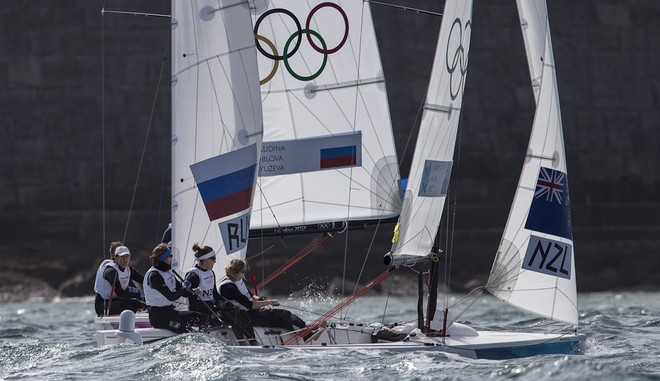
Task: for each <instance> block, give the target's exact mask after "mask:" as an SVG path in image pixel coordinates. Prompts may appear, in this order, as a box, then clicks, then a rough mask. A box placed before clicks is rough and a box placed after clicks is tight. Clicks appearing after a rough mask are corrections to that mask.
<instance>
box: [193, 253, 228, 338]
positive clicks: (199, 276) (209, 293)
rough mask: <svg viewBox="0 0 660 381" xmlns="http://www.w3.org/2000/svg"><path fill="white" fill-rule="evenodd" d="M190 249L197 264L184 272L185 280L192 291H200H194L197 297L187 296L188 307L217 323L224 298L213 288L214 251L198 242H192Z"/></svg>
mask: <svg viewBox="0 0 660 381" xmlns="http://www.w3.org/2000/svg"><path fill="white" fill-rule="evenodd" d="M192 249H193V251H194V252H195V260H196V261H197V264H195V266H194V267H193V268H192V269H190V270H189V271H188V273H187V274H186V282H188V284H189V288H191V289H192V290H193V291H195V290H197V289H199V290H200V291H198V292H195V293H196V294H197V297H192V298H188V308H189V309H190V311H196V312H199V313H202V314H204V315H206V316H208V317H209V318H210V321H211V324H212V325H219V324H220V323H221V321H219V316H220V313H221V311H222V307H223V306H224V298H223V297H222V296H221V295H220V293H219V292H218V290H217V289H216V288H215V280H216V277H215V272H214V271H213V265H215V260H216V259H215V251H213V248H211V247H210V246H203V247H200V246H199V245H198V244H194V245H193V247H192ZM184 284H185V282H184Z"/></svg>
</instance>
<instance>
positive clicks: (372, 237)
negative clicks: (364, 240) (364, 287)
mask: <svg viewBox="0 0 660 381" xmlns="http://www.w3.org/2000/svg"><path fill="white" fill-rule="evenodd" d="M380 221H381V220H380V219H379V220H378V223H376V228H375V230H374V233H373V234H372V235H371V242H369V247H368V248H367V254H366V255H365V256H364V261H362V268H360V273H359V274H358V277H357V280H356V281H355V287H354V288H353V293H355V292H356V291H357V288H358V284H359V283H360V279H362V275H363V274H364V269H365V268H366V267H367V260H368V259H369V255H371V249H372V248H373V246H374V241H375V240H376V236H377V235H378V229H379V228H380ZM390 286H391V285H390ZM342 291H343V290H342ZM388 298H389V295H388ZM385 308H387V303H386V307H385ZM349 309H350V306H349V307H347V308H346V310H345V315H344V316H347V315H348V310H349ZM384 318H385V317H384V316H383V319H384Z"/></svg>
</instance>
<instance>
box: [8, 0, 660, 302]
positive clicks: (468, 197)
mask: <svg viewBox="0 0 660 381" xmlns="http://www.w3.org/2000/svg"><path fill="white" fill-rule="evenodd" d="M430 3H433V4H430ZM437 3H438V4H435V3H434V2H428V1H421V0H418V1H407V2H406V4H407V5H409V6H412V7H417V8H426V9H428V8H429V7H431V9H432V10H434V11H437V12H442V4H441V2H437ZM548 3H549V4H548V6H549V12H550V22H551V27H552V32H553V43H554V51H555V60H556V65H557V75H558V81H559V92H560V97H561V107H562V115H563V124H564V138H565V141H566V146H567V155H568V168H569V179H570V186H571V205H572V206H573V225H574V236H575V246H576V247H575V253H576V259H577V272H578V287H579V289H580V290H581V291H590V290H603V289H612V288H657V287H659V286H660V278H658V277H657V276H655V274H657V272H658V270H659V267H660V264H659V263H660V260H658V259H657V258H658V257H660V256H659V255H658V254H660V253H659V252H658V247H660V196H658V191H657V189H658V188H659V186H660V166H659V165H658V163H660V150H658V149H657V147H658V146H660V129H659V128H658V127H660V126H659V124H658V123H659V122H658V120H660V85H658V84H659V83H660V54H659V53H658V52H660V33H659V32H660V31H659V29H660V24H658V23H657V22H656V21H657V19H658V18H659V16H660V4H659V3H658V2H657V1H655V0H636V1H631V2H621V1H613V0H606V1H603V0H585V1H580V2H574V1H569V0H557V1H549V2H548ZM101 7H102V3H101V2H98V1H88V0H78V1H65V2H62V1H59V2H53V1H29V2H1V3H0V18H1V20H0V25H1V26H0V28H2V30H1V33H0V48H1V49H0V50H1V51H2V52H3V54H2V55H0V110H2V127H1V130H2V138H0V211H1V213H0V232H1V233H0V255H1V256H2V258H3V259H4V260H5V263H9V264H10V266H9V268H10V269H11V271H10V273H11V274H13V275H7V274H5V275H4V276H2V277H0V291H4V292H7V290H9V293H10V294H14V295H17V294H19V293H25V294H32V293H34V287H36V288H39V287H37V286H36V285H37V284H40V283H38V282H41V281H43V282H45V283H44V284H47V285H48V287H46V286H43V287H42V288H44V289H52V290H54V291H53V292H54V293H61V294H63V295H80V294H89V293H91V289H92V281H93V275H94V271H95V266H96V264H98V262H99V261H100V259H101V258H102V256H103V254H104V253H105V252H106V248H107V245H108V243H109V242H110V241H112V240H117V239H123V240H124V241H126V242H127V244H128V245H129V246H130V247H131V251H132V252H134V253H139V254H138V255H134V262H136V261H137V262H136V263H134V264H135V265H136V266H137V267H138V268H140V269H141V270H143V271H144V270H146V268H147V266H148V265H147V263H146V261H142V262H140V260H142V259H141V258H143V256H144V255H145V254H146V253H148V252H149V251H150V250H151V249H152V248H153V246H154V245H155V243H157V242H158V240H159V238H160V234H161V232H162V230H163V229H164V228H165V226H167V223H168V222H169V161H170V157H169V155H170V154H169V144H170V143H169V141H170V136H169V125H170V114H169V110H170V86H169V78H170V67H169V64H170V63H169V60H168V59H167V56H168V55H169V51H168V48H169V40H170V36H169V28H170V21H169V19H168V18H159V17H135V16H124V15H117V14H109V13H106V14H105V15H104V16H103V17H102V16H101ZM112 7H113V9H120V10H131V11H145V12H150V13H160V14H169V12H170V11H169V2H166V1H159V2H154V1H146V0H131V1H128V0H123V1H121V0H117V1H113V2H112ZM372 9H373V15H374V19H375V27H376V29H377V33H378V38H379V42H380V43H381V51H382V60H383V65H384V71H385V76H386V79H387V80H388V94H389V97H390V107H391V112H392V118H393V125H394V126H395V137H396V139H397V145H398V148H399V154H400V155H401V159H402V170H401V171H402V174H403V175H405V174H406V172H407V168H408V166H409V163H410V158H411V157H412V154H411V152H410V151H409V150H408V151H406V155H405V156H403V153H404V148H405V146H406V141H407V140H408V135H409V134H410V131H411V130H412V128H413V127H414V126H415V124H416V117H417V111H418V109H419V105H420V104H421V102H422V98H423V96H424V93H425V90H426V81H427V77H428V73H429V70H430V66H431V64H432V58H433V53H434V48H435V36H436V35H437V30H438V28H439V22H440V18H439V17H436V16H429V15H419V14H416V13H413V12H404V11H401V10H397V9H393V8H389V7H383V6H377V5H375V4H374V5H372ZM517 17H518V16H517V11H516V6H515V2H513V1H510V0H492V1H487V2H476V3H475V7H474V15H473V34H472V44H471V50H470V59H469V63H470V69H469V74H468V78H467V85H466V90H465V94H466V95H465V100H464V110H463V114H462V122H461V126H462V127H461V128H462V130H461V141H460V157H459V159H458V162H457V164H456V165H455V168H457V170H456V171H455V172H454V178H453V180H452V181H453V184H455V186H456V189H457V191H456V195H457V198H456V200H457V201H456V208H455V216H456V217H455V218H456V219H455V222H454V223H453V225H454V227H455V230H454V233H453V235H452V236H450V237H449V238H450V239H451V240H452V246H451V250H445V252H451V253H452V254H453V256H452V271H453V272H452V274H453V275H452V282H451V286H452V287H453V288H454V289H462V288H463V286H464V285H466V284H468V283H469V282H473V283H478V282H479V281H482V280H483V279H484V278H485V277H486V276H487V273H488V271H489V270H490V264H491V261H492V257H493V255H494V253H495V251H496V249H497V245H498V242H499V237H500V234H501V231H502V229H503V226H504V224H505V222H506V216H507V213H508V208H509V203H510V201H511V200H512V198H513V191H514V188H515V184H516V182H517V177H518V174H519V170H520V167H521V163H522V159H523V155H524V147H525V145H526V142H527V138H528V136H529V128H530V126H531V123H532V119H533V112H534V101H533V96H532V93H531V90H530V86H529V78H528V72H527V67H526V59H525V55H524V48H523V42H522V38H521V35H520V31H519V24H518V19H517ZM102 36H103V38H102ZM152 111H153V112H152ZM417 123H418V122H417ZM414 137H415V136H414V133H413V135H412V138H413V139H414ZM390 229H391V227H386V228H382V229H381V232H380V233H379V235H378V236H377V238H376V240H374V246H373V247H371V250H372V255H371V256H370V257H369V259H368V260H367V261H366V263H367V266H366V270H365V272H364V274H363V275H362V278H361V279H362V281H364V280H366V279H370V277H371V276H373V275H375V274H378V273H380V271H382V265H381V261H380V257H381V255H382V254H383V253H385V252H387V251H388V250H389V239H390V233H391V231H390ZM309 239H310V240H311V238H309ZM345 240H348V245H350V246H351V247H358V248H360V249H363V251H361V253H364V252H366V251H367V250H368V249H369V246H367V244H368V242H367V243H365V242H363V241H365V240H364V238H363V237H361V236H360V235H358V234H354V233H351V234H349V235H348V237H344V236H337V237H335V238H334V239H333V241H334V242H332V243H330V244H329V245H327V246H326V247H324V248H323V249H321V250H319V251H318V253H315V254H314V255H315V257H314V258H310V259H306V260H304V261H302V262H301V265H300V266H301V267H300V269H301V270H300V271H299V273H293V274H294V275H295V274H300V275H299V277H298V278H293V279H296V280H295V281H291V280H289V281H284V280H281V281H278V282H275V283H277V284H273V285H272V287H273V290H275V291H277V292H288V291H289V290H293V289H301V288H303V287H305V285H306V284H309V282H310V281H318V280H319V279H323V277H324V276H331V277H332V278H334V276H336V275H338V276H341V274H342V271H343V270H342V267H343V254H338V253H342V252H343V247H344V246H345V245H346V241H345ZM284 243H285V244H286V248H285V246H284V245H283V244H282V245H279V246H278V248H279V251H280V252H286V253H285V254H280V255H274V259H272V260H269V261H268V263H267V266H266V270H265V271H266V273H267V272H268V271H269V269H272V267H273V266H275V265H276V264H277V262H278V260H277V258H282V257H290V256H291V255H293V254H294V253H295V252H294V251H293V249H294V248H295V247H297V246H304V245H305V244H306V243H305V242H304V241H300V238H296V239H289V238H287V239H286V240H285V242H284ZM259 245H260V244H259ZM259 245H254V246H259ZM255 250H256V251H258V250H257V249H255ZM363 261H364V259H363V258H359V259H358V258H349V259H348V266H349V268H352V269H355V271H356V273H355V274H352V271H351V270H349V271H348V273H349V274H348V275H354V276H355V277H357V275H358V273H357V271H358V270H359V269H360V268H361V267H362V262H363ZM320 262H322V263H324V264H327V266H326V265H324V266H322V267H323V269H322V270H321V269H319V268H318V267H321V266H317V264H318V263H320ZM253 266H260V262H259V261H258V260H256V261H255V262H253ZM328 271H334V272H335V273H333V274H328ZM22 279H32V282H30V286H29V287H28V286H25V287H23V288H20V290H24V291H20V290H19V289H14V288H11V287H13V286H12V285H14V284H18V283H21V280H22ZM289 279H292V278H291V277H289ZM302 282H307V283H305V284H302ZM46 294H48V295H51V294H52V293H50V291H48V292H46ZM0 300H2V299H0Z"/></svg>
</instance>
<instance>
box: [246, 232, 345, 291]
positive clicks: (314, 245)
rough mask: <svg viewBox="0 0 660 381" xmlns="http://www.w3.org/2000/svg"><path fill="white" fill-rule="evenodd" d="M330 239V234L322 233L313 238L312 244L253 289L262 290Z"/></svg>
mask: <svg viewBox="0 0 660 381" xmlns="http://www.w3.org/2000/svg"><path fill="white" fill-rule="evenodd" d="M331 237H332V235H331V234H327V233H323V234H321V235H320V236H319V237H317V238H315V239H314V240H313V241H312V242H310V243H309V244H308V245H307V246H306V247H305V248H303V249H302V250H300V251H299V252H298V254H296V255H294V256H293V257H292V258H291V259H289V260H288V261H286V262H285V263H284V264H283V265H282V266H280V268H278V269H277V270H275V271H273V273H272V274H270V275H269V276H268V277H267V278H266V279H264V280H263V281H261V283H259V284H257V285H256V286H255V288H256V289H257V290H259V289H263V288H264V286H266V285H267V284H268V283H270V282H272V281H273V280H275V279H276V278H277V277H278V276H280V275H282V274H283V273H284V272H285V271H286V270H288V269H289V268H291V266H293V265H295V264H296V263H298V261H300V260H301V259H303V258H304V257H306V256H307V255H308V254H310V253H311V252H312V251H314V249H316V248H317V247H319V246H320V245H322V244H323V242H325V241H327V240H328V239H329V238H331Z"/></svg>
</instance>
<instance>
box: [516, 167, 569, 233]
mask: <svg viewBox="0 0 660 381" xmlns="http://www.w3.org/2000/svg"><path fill="white" fill-rule="evenodd" d="M525 229H529V230H535V231H538V232H541V233H547V234H552V235H556V236H559V237H564V238H568V239H570V240H572V239H573V229H572V227H571V206H570V200H569V198H568V178H567V177H566V174H565V173H564V172H561V171H557V170H554V169H549V168H544V167H541V170H540V171H539V178H538V181H537V182H536V191H535V192H534V198H533V199H532V205H531V206H530V208H529V215H528V216H527V223H526V224H525Z"/></svg>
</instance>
